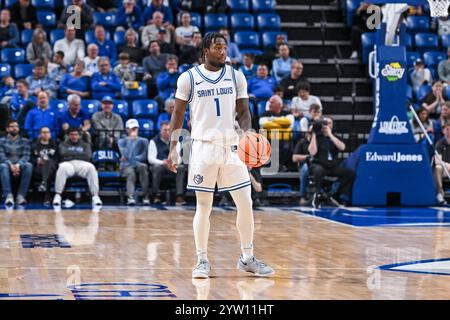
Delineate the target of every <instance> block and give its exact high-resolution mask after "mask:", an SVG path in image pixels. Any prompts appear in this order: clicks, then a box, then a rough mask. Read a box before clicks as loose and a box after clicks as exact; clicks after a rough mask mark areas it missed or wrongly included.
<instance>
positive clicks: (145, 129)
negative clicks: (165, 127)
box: [138, 119, 155, 139]
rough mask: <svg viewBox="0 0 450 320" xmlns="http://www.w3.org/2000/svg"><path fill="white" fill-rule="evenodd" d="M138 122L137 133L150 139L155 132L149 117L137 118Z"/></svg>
mask: <svg viewBox="0 0 450 320" xmlns="http://www.w3.org/2000/svg"><path fill="white" fill-rule="evenodd" d="M138 122H139V135H140V136H142V137H145V138H148V139H150V138H151V137H153V136H154V134H155V132H154V131H155V124H154V122H153V121H152V120H149V119H138Z"/></svg>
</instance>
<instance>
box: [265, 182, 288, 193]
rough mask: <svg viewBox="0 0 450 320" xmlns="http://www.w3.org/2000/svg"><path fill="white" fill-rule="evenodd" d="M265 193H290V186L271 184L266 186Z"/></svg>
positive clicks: (286, 184)
mask: <svg viewBox="0 0 450 320" xmlns="http://www.w3.org/2000/svg"><path fill="white" fill-rule="evenodd" d="M267 192H283V193H289V192H292V186H291V185H290V184H288V183H271V184H269V185H268V186H267Z"/></svg>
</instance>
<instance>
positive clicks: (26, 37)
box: [20, 29, 34, 48]
mask: <svg viewBox="0 0 450 320" xmlns="http://www.w3.org/2000/svg"><path fill="white" fill-rule="evenodd" d="M33 32H34V30H31V29H24V30H23V31H22V32H21V33H20V42H21V43H22V47H23V48H26V47H27V46H28V44H29V43H30V42H31V40H32V39H33Z"/></svg>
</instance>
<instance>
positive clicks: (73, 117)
mask: <svg viewBox="0 0 450 320" xmlns="http://www.w3.org/2000/svg"><path fill="white" fill-rule="evenodd" d="M67 102H68V104H69V108H68V109H67V110H66V111H64V113H63V114H62V115H61V119H60V124H61V125H60V128H61V133H62V136H63V137H64V139H63V140H67V138H68V136H67V135H68V132H69V129H70V128H76V129H78V130H79V133H80V134H81V138H82V139H83V141H85V142H87V143H89V144H90V143H91V134H90V133H89V130H91V120H90V118H89V114H87V113H86V112H85V111H84V110H82V109H81V99H80V96H78V95H76V94H74V93H72V94H70V95H69V96H68V97H67Z"/></svg>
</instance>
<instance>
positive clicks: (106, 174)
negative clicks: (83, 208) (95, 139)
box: [92, 150, 123, 190]
mask: <svg viewBox="0 0 450 320" xmlns="http://www.w3.org/2000/svg"><path fill="white" fill-rule="evenodd" d="M92 163H93V164H94V165H95V166H96V167H97V168H99V167H102V165H104V164H105V165H106V164H113V165H114V166H115V168H116V170H114V171H112V170H98V177H99V179H100V180H104V179H108V180H109V179H111V181H101V183H100V189H101V190H105V189H106V190H111V189H121V188H122V186H123V181H122V180H123V179H121V177H120V172H119V171H118V170H117V169H118V167H119V164H120V155H119V153H118V152H116V151H113V150H97V151H95V152H94V153H93V154H92ZM105 168H106V167H105ZM102 169H103V168H102Z"/></svg>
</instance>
